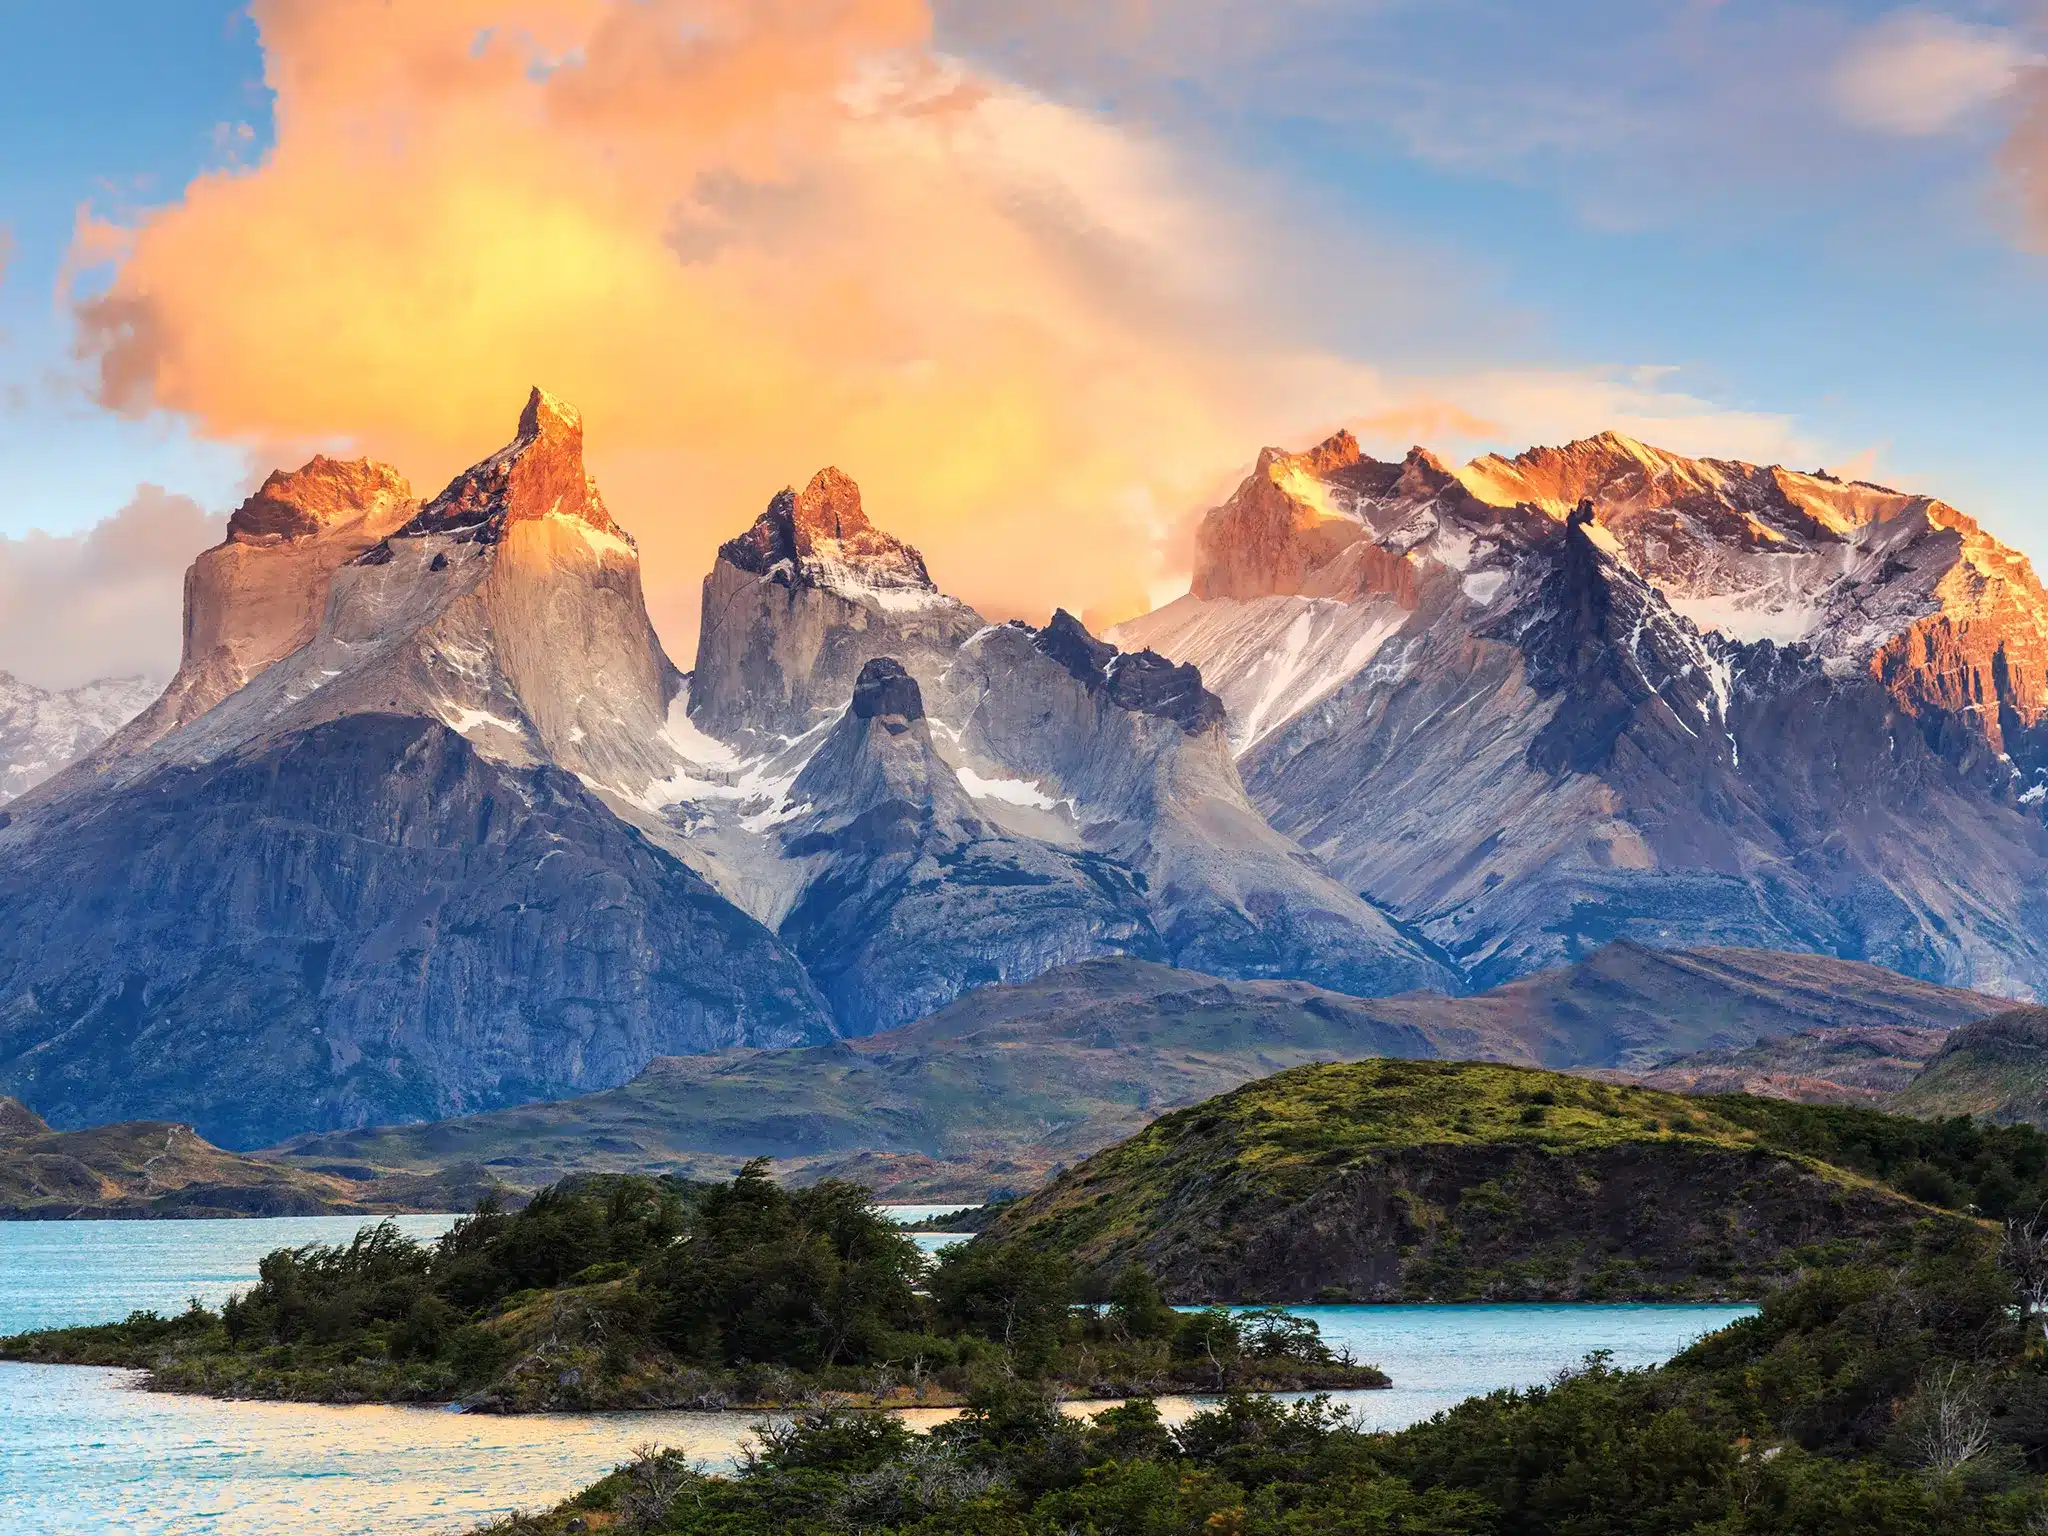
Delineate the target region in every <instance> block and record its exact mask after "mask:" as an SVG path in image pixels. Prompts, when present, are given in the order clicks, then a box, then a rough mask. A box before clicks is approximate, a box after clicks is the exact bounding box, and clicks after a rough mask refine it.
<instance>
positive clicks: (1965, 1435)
mask: <svg viewBox="0 0 2048 1536" xmlns="http://www.w3.org/2000/svg"><path fill="white" fill-rule="evenodd" d="M1901 1428H1902V1430H1903V1431H1904V1435H1905V1442H1906V1445H1907V1447H1908V1449H1909V1450H1910V1451H1911V1453H1912V1456H1913V1460H1914V1461H1915V1462H1916V1463H1917V1464H1918V1465H1919V1466H1920V1467H1921V1468H1922V1469H1923V1470H1924V1471H1926V1472H1927V1473H1928V1474H1929V1475H1930V1476H1933V1477H1937V1478H1940V1477H1947V1476H1949V1475H1951V1474H1952V1473H1955V1472H1959V1471H1961V1470H1962V1469H1963V1468H1964V1467H1965V1466H1967V1465H1968V1464H1969V1463H1970V1462H1972V1461H1974V1460H1976V1459H1977V1457H1979V1456H1981V1455H1983V1454H1984V1452H1985V1451H1986V1450H1988V1449H1989V1448H1990V1446H1991V1438H1992V1434H1991V1409H1990V1407H1989V1405H1988V1404H1987V1403H1986V1402H1985V1394H1984V1392H1983V1389H1982V1387H1981V1386H1980V1384H1979V1383H1978V1382H1977V1380H1976V1379H1975V1377H1974V1376H1973V1375H1972V1374H1971V1373H1970V1372H1969V1371H1968V1370H1967V1369H1966V1368H1965V1367H1963V1366H1962V1365H1959V1364H1957V1363H1956V1362H1954V1361H1950V1362H1948V1363H1947V1364H1943V1365H1937V1366H1935V1367H1934V1369H1933V1370H1931V1371H1929V1372H1928V1373H1927V1376H1926V1379H1925V1380H1923V1381H1922V1382H1921V1383H1920V1390H1919V1391H1918V1392H1915V1393H1914V1394H1913V1400H1912V1401H1911V1402H1910V1403H1908V1404H1907V1405H1906V1411H1905V1414H1904V1415H1903V1418H1902V1422H1901Z"/></svg>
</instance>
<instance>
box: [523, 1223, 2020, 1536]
mask: <svg viewBox="0 0 2048 1536" xmlns="http://www.w3.org/2000/svg"><path fill="white" fill-rule="evenodd" d="M2044 1260H2048V1245H2044V1244H2043V1243H2042V1241H2040V1239H2039V1234H2038V1233H2036V1232H2035V1231H2033V1230H2031V1229H2029V1228H2027V1227H2026V1226H2025V1224H2017V1225H2016V1226H2015V1227H2014V1229H2013V1230H2012V1231H2011V1232H2010V1233H2009V1234H2008V1236H2007V1240H2006V1242H2005V1243H2004V1244H2003V1245H2002V1246H2001V1244H2000V1242H1999V1241H1998V1239H1997V1238H1996V1236H1995V1235H1993V1234H1991V1233H1988V1232H1985V1231H1981V1230H1978V1229H1975V1228H1970V1227H1963V1226H1951V1227H1946V1228H1939V1229H1937V1228H1923V1229H1921V1231H1920V1232H1919V1234H1918V1236H1917V1238H1916V1240H1915V1242H1914V1243H1913V1245H1912V1248H1911V1251H1910V1252H1909V1253H1908V1254H1907V1256H1906V1257H1905V1259H1904V1260H1903V1262H1900V1263H1897V1264H1892V1263H1886V1264H1868V1263H1850V1264H1845V1265H1842V1266H1840V1267H1837V1268H1833V1269H1829V1270H1824V1271H1818V1272H1815V1273H1812V1274H1809V1275H1807V1276H1806V1277H1804V1278H1802V1279H1801V1280H1799V1281H1797V1282H1795V1283H1794V1284H1792V1285H1790V1286H1787V1287H1785V1288H1784V1289H1782V1290H1780V1291H1777V1292H1775V1293H1774V1294H1772V1295H1770V1296H1768V1297H1766V1298H1765V1300H1764V1301H1763V1304H1762V1309H1761V1311H1760V1313H1759V1314H1758V1315H1757V1316H1755V1317H1752V1318H1749V1319H1747V1320H1744V1321H1742V1322H1739V1323H1737V1324H1735V1325H1734V1326H1732V1327H1729V1328H1726V1329H1723V1330H1721V1331H1720V1332H1718V1333H1716V1334H1713V1335H1710V1336H1709V1337H1708V1338H1706V1339H1704V1340H1702V1341H1701V1342H1700V1343H1699V1344H1697V1345H1695V1346H1694V1347H1693V1348H1691V1349H1689V1350H1687V1351H1686V1352H1685V1353H1683V1354H1681V1355H1679V1356H1678V1357H1677V1358H1676V1359H1674V1360H1672V1361H1671V1362H1669V1363H1668V1364H1666V1365H1664V1366H1662V1367H1658V1368H1655V1369H1650V1370H1642V1371H1619V1370H1615V1369H1613V1368H1612V1367H1611V1366H1610V1365H1609V1364H1608V1363H1607V1361H1606V1360H1605V1359H1603V1358H1601V1357H1599V1356H1595V1357H1592V1358H1589V1359H1588V1360H1587V1361H1586V1362H1585V1363H1584V1364H1583V1365H1582V1366H1581V1367H1580V1368H1579V1369H1577V1370H1575V1371H1572V1372H1569V1373H1565V1374H1563V1375H1560V1376H1559V1377H1558V1378H1557V1379H1555V1380H1553V1381H1552V1382H1551V1383H1549V1384H1548V1385H1546V1386H1543V1387H1540V1388H1536V1389H1534V1390H1529V1391H1502V1392H1495V1393H1492V1394H1490V1395H1488V1396H1485V1397H1480V1398H1474V1399H1472V1400H1470V1401H1468V1402H1465V1403H1461V1404H1459V1405H1458V1406H1456V1407H1454V1408H1451V1409H1449V1410H1448V1411H1446V1412H1444V1413H1441V1414H1439V1415H1437V1416H1436V1417H1435V1418H1433V1419H1431V1420H1429V1421H1428V1422H1426V1423H1423V1424H1419V1425H1416V1426H1414V1427H1413V1428H1410V1429H1407V1430H1404V1431H1401V1432H1399V1433H1395V1434H1373V1433H1367V1432H1365V1431H1363V1430H1361V1429H1360V1428H1359V1427H1358V1426H1357V1425H1356V1423H1354V1422H1353V1421H1351V1420H1349V1419H1348V1418H1347V1417H1346V1416H1345V1415H1344V1414H1343V1413H1341V1412H1339V1411H1337V1410H1336V1409H1334V1408H1333V1407H1332V1406H1331V1404H1330V1403H1329V1401H1328V1399H1326V1398H1310V1399H1307V1400H1305V1401H1299V1402H1295V1403H1292V1404H1282V1403H1280V1402H1277V1401H1275V1400H1273V1399H1270V1398H1258V1397H1252V1396H1248V1395H1244V1394H1232V1395H1229V1396H1226V1397H1225V1398H1224V1399H1223V1400H1222V1401H1221V1402H1219V1403H1217V1404H1215V1405H1214V1406H1212V1407H1209V1408H1207V1409H1205V1410H1204V1411H1201V1412H1198V1413H1197V1414H1195V1415H1194V1416H1193V1417H1192V1418H1190V1419H1188V1420H1186V1421H1185V1422H1183V1423H1182V1424H1180V1425H1179V1426H1177V1427H1173V1428H1169V1427H1167V1426H1166V1425H1165V1424H1163V1423H1162V1421H1161V1417H1160V1413H1159V1408H1158V1405H1157V1404H1156V1403H1155V1402H1153V1401H1152V1400H1150V1399H1148V1398H1140V1399H1135V1400H1132V1401H1128V1402H1125V1403H1123V1404H1121V1405H1120V1406H1118V1407H1115V1408H1112V1409H1110V1410H1108V1411H1106V1412H1102V1413H1098V1414H1095V1415H1093V1416H1092V1417H1090V1418H1088V1419H1086V1420H1082V1419H1077V1418H1074V1417H1072V1416H1069V1415H1067V1414H1065V1413H1062V1412H1061V1411H1060V1408H1059V1405H1058V1403H1057V1402H1056V1401H1055V1400H1054V1398H1053V1397H1052V1396H1051V1395H1050V1394H1048V1393H1047V1392H1046V1391H1045V1390H1044V1389H1043V1388H1042V1387H1040V1386H1036V1385H1033V1384H1031V1383H1024V1382H1003V1381H992V1382H988V1383H985V1384H983V1385H982V1386H981V1387H980V1388H979V1389H978V1390H977V1391H976V1392H975V1394H974V1395H973V1400H972V1403H971V1406H970V1407H969V1409H968V1411H967V1412H965V1413H964V1414H962V1415H961V1417H960V1418H958V1419H957V1420H955V1421H953V1422H951V1423H948V1424H945V1425H942V1426H940V1427H938V1428H937V1429H934V1430H933V1431H931V1432H930V1433H929V1434H922V1435H921V1434H916V1433H913V1432H911V1431H910V1430H909V1429H907V1428H906V1427H905V1426H904V1425H902V1424H901V1423H900V1422H896V1421H893V1420H890V1419H887V1418H883V1417H877V1416H874V1415H865V1416H863V1415H849V1414H846V1413H840V1412H833V1411H829V1410H820V1411H811V1412H807V1413H804V1414H801V1415H799V1416H797V1417H796V1418H795V1419H794V1420H793V1421H783V1422H776V1423H769V1424H764V1425H761V1426H757V1429H756V1435H757V1444H756V1445H755V1446H754V1447H753V1448H752V1449H751V1450H750V1451H749V1452H748V1453H746V1454H745V1455H743V1456H742V1458H741V1460H740V1462H739V1465H738V1466H737V1467H736V1468H734V1469H733V1470H732V1471H731V1472H730V1473H728V1474H725V1475H709V1474H707V1473H706V1472H704V1471H703V1470H702V1469H700V1468H694V1467H692V1466H691V1465H689V1464H688V1463H687V1462H686V1461H685V1460H684V1459H683V1458H682V1457H680V1456H678V1455H676V1454H673V1453H667V1452H661V1451H657V1450H649V1451H647V1452H646V1453H644V1454H642V1455H640V1456H638V1457H637V1458H636V1459H635V1460H634V1461H633V1462H631V1463H630V1464H629V1465H627V1466H624V1467H622V1468H621V1469H619V1470H618V1471H617V1472H615V1473H614V1474H613V1475H611V1476H609V1477H607V1478H605V1479H603V1480H602V1481H601V1482H599V1483H597V1484H596V1485H595V1486H593V1487H591V1488H589V1489H587V1490H585V1491H584V1492H583V1493H582V1494H580V1495H579V1496H577V1497H576V1498H575V1499H573V1500H571V1501H569V1502H567V1503H565V1504H563V1505H562V1506H560V1507H558V1508H556V1509H554V1510H552V1511H549V1512H546V1513H543V1514H538V1515H531V1516H522V1517H515V1518H513V1519H511V1520H507V1521H504V1522H501V1523H500V1524H498V1525H496V1526H494V1527H493V1528H492V1532H493V1536H561V1533H567V1532H576V1531H590V1530H612V1531H617V1532H619V1533H620V1536H635V1533H643V1532H646V1533H653V1532H669V1533H677V1536H714V1533H715V1536H827V1533H835V1536H836V1533H844V1532H865V1533H869V1536H2038V1533H2039V1532H2040V1531H2042V1530H2043V1529H2048V1480H2044V1477H2043V1473H2044V1471H2048V1350H2044V1348H2043V1343H2042V1337H2041V1327H2040V1318H2041V1308H2040V1301H2041V1298H2042V1295H2043V1278H2044V1275H2048V1269H2044Z"/></svg>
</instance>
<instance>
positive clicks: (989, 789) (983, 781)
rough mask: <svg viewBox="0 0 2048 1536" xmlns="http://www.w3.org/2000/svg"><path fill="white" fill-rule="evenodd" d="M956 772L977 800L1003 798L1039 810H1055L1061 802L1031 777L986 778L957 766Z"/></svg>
mask: <svg viewBox="0 0 2048 1536" xmlns="http://www.w3.org/2000/svg"><path fill="white" fill-rule="evenodd" d="M954 734H955V735H957V734H958V733H957V732H955V733H954ZM954 773H955V775H956V776H957V777H958V778H959V780H960V787H961V788H962V789H964V790H966V791H967V793H968V794H970V795H972V796H973V797H974V798H975V799H976V800H1001V801H1003V802H1004V803H1005V804H1008V805H1019V806H1024V807H1026V808H1027V809H1030V810H1038V811H1050V810H1053V809H1055V808H1056V807H1057V806H1058V805H1059V803H1060V802H1059V801H1057V800H1055V799H1053V797H1052V796H1051V795H1048V794H1047V793H1046V792H1045V791H1044V790H1042V789H1040V788H1039V787H1038V785H1037V784H1036V783H1034V782H1033V781H1032V780H1030V779H1005V778H984V777H983V776H982V775H981V774H978V773H976V772H975V771H974V770H973V769H972V768H967V767H960V768H956V769H955V770H954Z"/></svg>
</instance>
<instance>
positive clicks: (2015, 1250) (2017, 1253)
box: [1998, 1206, 2048, 1335]
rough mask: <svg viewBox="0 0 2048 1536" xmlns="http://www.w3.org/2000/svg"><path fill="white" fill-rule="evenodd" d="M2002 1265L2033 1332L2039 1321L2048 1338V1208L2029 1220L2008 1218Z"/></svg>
mask: <svg viewBox="0 0 2048 1536" xmlns="http://www.w3.org/2000/svg"><path fill="white" fill-rule="evenodd" d="M1998 1264H1999V1267H2000V1268H2001V1269H2003V1270H2004V1271H2005V1272H2006V1273H2007V1274H2008V1275H2010V1276H2011V1277H2012V1281H2013V1284H2014V1285H2015V1286H2016V1287H2017V1288H2018V1290H2019V1293H2020V1306H2021V1307H2022V1308H2023V1309H2024V1310H2025V1312H2026V1321H2027V1324H2028V1327H2029V1329H2030V1330H2031V1329H2032V1327H2033V1325H2034V1324H2035V1323H2036V1322H2038V1323H2039V1324H2040V1326H2041V1329H2042V1332H2043V1334H2044V1335H2048V1206H2043V1207H2042V1208H2041V1209H2040V1210H2038V1211H2036V1212H2035V1213H2034V1214H2033V1215H2032V1216H2031V1217H2030V1218H2028V1219H2027V1220H2026V1221H2021V1220H2020V1219H2019V1218H2018V1217H2017V1216H2008V1217H2007V1218H2006V1221H2005V1235H2004V1237H2003V1239H2002V1240H2001V1241H2000V1243H1999V1246H1998Z"/></svg>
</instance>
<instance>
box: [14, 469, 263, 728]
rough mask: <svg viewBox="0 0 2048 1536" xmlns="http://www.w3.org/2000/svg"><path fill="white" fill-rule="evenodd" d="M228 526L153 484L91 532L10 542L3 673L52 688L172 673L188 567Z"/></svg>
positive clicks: (43, 535) (32, 535)
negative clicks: (102, 679) (104, 678)
mask: <svg viewBox="0 0 2048 1536" xmlns="http://www.w3.org/2000/svg"><path fill="white" fill-rule="evenodd" d="M221 530H222V521H221V519H219V518H217V517H211V516H208V515H207V513H205V512H204V511H202V510H201V509H200V506H199V504H198V503H197V502H195V501H193V500H191V499H190V498H189V497H185V496H174V495H171V494H170V493H169V492H167V491H165V490H164V489H163V488H162V487H160V486H154V485H143V486H138V487H136V491H135V496H134V499H133V500H131V501H130V502H129V503H128V504H127V505H126V506H125V507H123V508H121V510H120V511H118V512H116V513H114V514H113V515H112V516H111V517H107V518H103V519H101V520H100V521H99V522H98V523H95V524H94V525H93V526H92V527H91V528H88V529H87V530H85V531H84V532H83V533H77V534H70V535H62V536H60V535H56V534H48V533H30V534H28V535H26V536H25V537H22V538H0V671H5V672H11V673H13V674H14V675H15V676H16V677H18V678H20V679H21V680H22V681H24V682H28V683H34V684H35V685H36V686H38V687H42V688H71V687H76V686H77V685H78V684H80V683H85V682H90V681H92V680H93V679H94V678H99V677H135V676H142V677H151V678H168V677H169V676H170V674H171V672H172V671H173V670H174V669H175V668H176V667H177V665H178V646H179V637H180V635H181V634H182V632H183V623H184V574H185V567H186V566H187V565H188V564H190V563H191V560H192V557H193V556H194V555H196V554H197V553H198V552H199V551H200V550H201V549H204V548H205V547H206V546H207V545H209V544H213V543H217V542H218V541H219V539H220V537H221Z"/></svg>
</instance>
